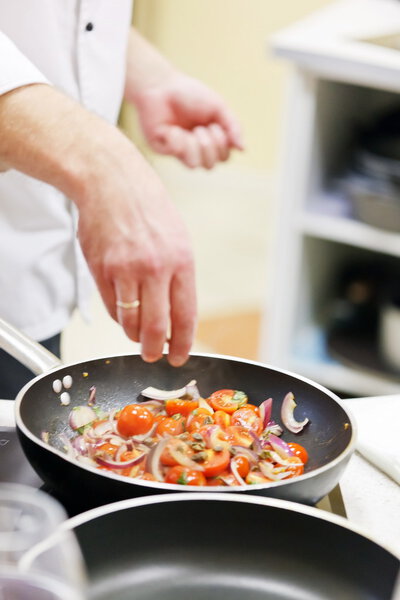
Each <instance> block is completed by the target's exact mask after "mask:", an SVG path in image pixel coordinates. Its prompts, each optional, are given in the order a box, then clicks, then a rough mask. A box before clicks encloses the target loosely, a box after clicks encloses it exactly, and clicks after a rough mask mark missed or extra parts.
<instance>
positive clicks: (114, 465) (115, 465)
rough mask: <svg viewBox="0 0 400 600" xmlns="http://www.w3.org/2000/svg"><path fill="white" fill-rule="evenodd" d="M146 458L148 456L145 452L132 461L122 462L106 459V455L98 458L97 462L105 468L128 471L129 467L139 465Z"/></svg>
mask: <svg viewBox="0 0 400 600" xmlns="http://www.w3.org/2000/svg"><path fill="white" fill-rule="evenodd" d="M145 456H146V454H145V452H143V454H139V455H138V456H135V457H133V458H132V459H130V460H125V461H120V460H112V459H111V458H108V457H106V453H104V454H102V455H101V456H96V461H97V463H98V464H99V465H102V466H103V467H109V468H111V469H128V468H129V467H133V466H134V465H137V464H139V463H140V462H141V461H142V460H143V459H144V457H145Z"/></svg>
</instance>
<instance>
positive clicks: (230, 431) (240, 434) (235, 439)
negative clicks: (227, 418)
mask: <svg viewBox="0 0 400 600" xmlns="http://www.w3.org/2000/svg"><path fill="white" fill-rule="evenodd" d="M225 433H226V436H227V438H228V440H229V441H230V443H231V444H232V445H233V446H244V447H245V448H250V446H251V445H252V443H253V442H254V440H253V438H252V437H251V435H250V433H249V430H248V429H246V427H242V426H241V425H230V426H229V427H227V428H226V430H225Z"/></svg>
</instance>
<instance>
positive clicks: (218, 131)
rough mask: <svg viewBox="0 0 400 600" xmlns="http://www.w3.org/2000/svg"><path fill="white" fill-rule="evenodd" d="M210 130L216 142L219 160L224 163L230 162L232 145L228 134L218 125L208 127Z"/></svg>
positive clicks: (212, 124)
mask: <svg viewBox="0 0 400 600" xmlns="http://www.w3.org/2000/svg"><path fill="white" fill-rule="evenodd" d="M208 130H209V132H210V135H211V138H212V140H213V142H214V146H215V148H216V151H217V155H218V160H220V161H222V162H223V161H225V160H228V158H229V154H230V145H229V140H228V136H227V134H226V133H225V131H224V130H223V129H222V127H221V126H220V125H218V124H217V123H211V125H209V126H208Z"/></svg>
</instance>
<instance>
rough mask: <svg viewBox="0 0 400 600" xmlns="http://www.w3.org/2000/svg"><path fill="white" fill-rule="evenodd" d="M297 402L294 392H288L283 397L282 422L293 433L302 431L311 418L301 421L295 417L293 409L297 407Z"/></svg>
mask: <svg viewBox="0 0 400 600" xmlns="http://www.w3.org/2000/svg"><path fill="white" fill-rule="evenodd" d="M296 406H297V405H296V402H295V401H294V395H293V394H292V392H288V393H287V394H286V396H285V398H284V399H283V402H282V408H281V418H282V422H283V424H284V425H285V427H286V428H287V429H289V431H291V432H292V433H300V431H302V429H303V427H304V426H305V425H307V423H308V422H309V419H307V418H306V419H304V420H303V421H301V422H299V421H296V419H295V418H294V414H293V411H294V409H295V408H296Z"/></svg>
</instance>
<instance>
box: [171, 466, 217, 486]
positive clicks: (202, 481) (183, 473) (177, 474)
mask: <svg viewBox="0 0 400 600" xmlns="http://www.w3.org/2000/svg"><path fill="white" fill-rule="evenodd" d="M165 483H180V484H181V485H206V484H207V481H206V478H205V477H204V475H203V473H202V472H201V471H195V470H194V469H189V467H182V466H181V465H177V466H176V467H172V468H171V469H170V470H169V471H168V473H167V475H166V477H165Z"/></svg>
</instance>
